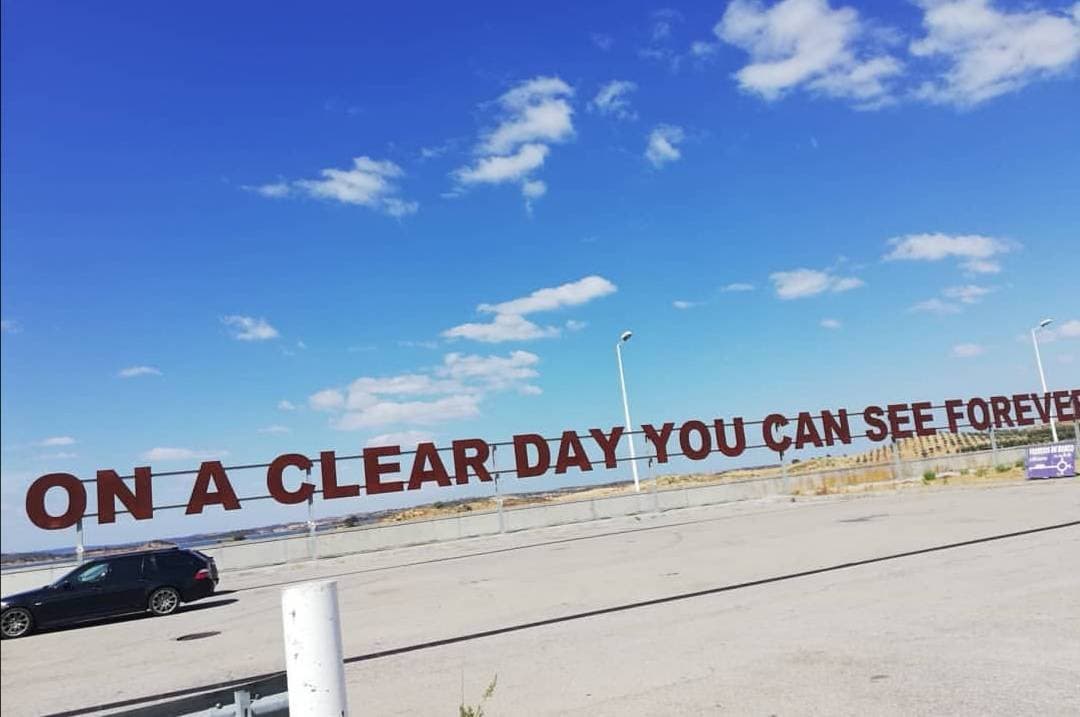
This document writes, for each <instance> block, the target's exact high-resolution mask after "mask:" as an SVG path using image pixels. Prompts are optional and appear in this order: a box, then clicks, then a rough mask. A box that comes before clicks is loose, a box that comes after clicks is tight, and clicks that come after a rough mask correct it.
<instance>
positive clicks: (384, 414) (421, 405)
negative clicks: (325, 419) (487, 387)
mask: <svg viewBox="0 0 1080 717" xmlns="http://www.w3.org/2000/svg"><path fill="white" fill-rule="evenodd" d="M480 399H481V397H480V396H478V395H475V394H464V395H460V396H447V397H446V398H440V399H436V400H434V401H403V402H397V401H380V402H379V403H376V404H375V405H373V406H368V407H366V408H364V409H362V410H359V411H350V412H348V413H345V414H342V415H341V417H339V418H338V419H337V420H335V421H334V422H333V423H332V425H333V427H334V428H337V429H338V430H341V431H354V430H358V429H361V428H371V427H374V426H385V425H391V424H395V423H415V424H419V425H429V424H433V423H443V422H445V421H450V420H454V419H458V418H472V417H474V416H478V415H480V406H479V404H480Z"/></svg>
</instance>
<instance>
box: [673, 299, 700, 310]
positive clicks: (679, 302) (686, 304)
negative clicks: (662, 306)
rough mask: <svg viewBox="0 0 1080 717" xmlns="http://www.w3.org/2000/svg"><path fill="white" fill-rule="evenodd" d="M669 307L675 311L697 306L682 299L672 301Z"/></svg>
mask: <svg viewBox="0 0 1080 717" xmlns="http://www.w3.org/2000/svg"><path fill="white" fill-rule="evenodd" d="M671 305H672V306H674V307H675V308H676V309H692V308H694V307H695V306H697V304H696V303H695V302H693V301H683V300H682V299H676V300H675V301H672V302H671Z"/></svg>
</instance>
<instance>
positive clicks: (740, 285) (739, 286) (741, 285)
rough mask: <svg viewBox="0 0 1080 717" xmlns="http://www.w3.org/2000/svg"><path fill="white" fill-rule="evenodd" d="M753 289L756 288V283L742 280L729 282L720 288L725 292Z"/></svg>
mask: <svg viewBox="0 0 1080 717" xmlns="http://www.w3.org/2000/svg"><path fill="white" fill-rule="evenodd" d="M753 290H754V285H753V284H747V283H745V282H741V281H737V282H735V283H733V284H727V285H726V286H723V287H721V288H720V291H724V292H730V291H753Z"/></svg>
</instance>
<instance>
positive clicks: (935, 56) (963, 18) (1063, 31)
mask: <svg viewBox="0 0 1080 717" xmlns="http://www.w3.org/2000/svg"><path fill="white" fill-rule="evenodd" d="M918 4H919V5H921V6H922V8H923V10H924V15H923V21H922V24H923V28H924V29H925V31H926V34H925V35H924V36H923V37H921V38H919V39H917V40H915V41H913V42H912V43H911V45H910V51H911V54H912V55H914V56H915V57H919V58H927V59H929V60H935V61H940V62H944V63H945V64H946V66H947V69H946V70H945V72H944V74H943V75H942V76H941V77H940V78H937V79H934V80H928V81H926V82H924V83H923V84H922V85H921V86H920V87H919V88H918V90H917V91H916V93H915V95H916V96H917V97H919V98H921V99H925V100H928V101H930V102H936V103H942V104H950V105H955V106H958V107H970V106H973V105H977V104H979V103H981V102H985V101H986V100H988V99H991V98H993V97H997V96H999V95H1002V94H1005V93H1007V92H1012V91H1014V90H1018V89H1020V88H1022V87H1024V86H1025V85H1028V84H1030V83H1032V82H1034V81H1036V80H1038V79H1041V78H1045V77H1051V76H1054V75H1059V74H1061V73H1063V72H1065V71H1066V70H1067V69H1069V68H1070V67H1072V66H1073V65H1074V64H1075V63H1076V61H1077V58H1080V4H1074V5H1073V6H1072V7H1071V8H1069V9H1064V8H1063V9H1062V10H1060V11H1056V10H1047V9H1036V8H1034V7H1031V6H1030V5H1029V6H1027V7H1023V9H1017V11H1015V12H1008V11H1006V10H1001V9H998V8H997V7H995V5H996V4H997V3H993V2H990V0H919V2H918Z"/></svg>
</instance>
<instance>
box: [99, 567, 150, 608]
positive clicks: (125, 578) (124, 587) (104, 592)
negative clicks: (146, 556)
mask: <svg viewBox="0 0 1080 717" xmlns="http://www.w3.org/2000/svg"><path fill="white" fill-rule="evenodd" d="M142 564H143V556H141V555H128V556H125V557H122V558H113V559H111V560H110V561H109V570H108V572H107V573H106V574H105V577H104V578H103V579H102V580H101V581H100V583H99V587H98V591H97V595H96V596H95V598H94V599H95V600H96V601H97V602H98V606H99V613H98V614H99V615H115V614H118V613H125V612H134V611H136V610H142V609H144V608H146V580H145V579H144V578H143V569H142Z"/></svg>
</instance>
